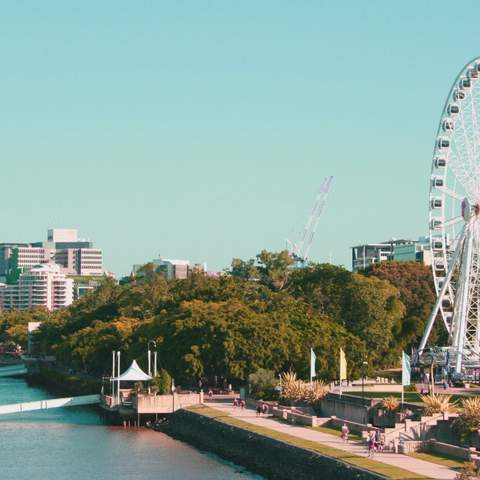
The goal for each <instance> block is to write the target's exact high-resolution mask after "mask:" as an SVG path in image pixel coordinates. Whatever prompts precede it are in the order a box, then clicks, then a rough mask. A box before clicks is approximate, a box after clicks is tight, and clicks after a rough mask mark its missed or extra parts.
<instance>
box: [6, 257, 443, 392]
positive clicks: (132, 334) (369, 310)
mask: <svg viewBox="0 0 480 480" xmlns="http://www.w3.org/2000/svg"><path fill="white" fill-rule="evenodd" d="M292 263H293V262H292V260H291V258H290V257H289V256H288V254H287V252H279V253H272V252H266V251H263V252H261V253H260V254H259V255H258V256H257V258H256V259H252V260H247V261H244V260H240V259H234V260H233V261H232V266H231V268H230V269H229V270H227V271H225V272H224V274H223V275H221V276H220V277H209V276H207V275H205V274H201V273H194V274H193V275H192V276H191V277H190V278H188V279H186V280H173V281H166V280H165V278H164V277H163V275H162V274H161V273H158V272H156V271H155V269H154V267H153V265H151V264H147V265H145V266H144V267H143V269H142V270H141V271H140V272H139V274H138V275H137V276H136V277H131V278H130V279H129V280H128V281H126V282H123V283H122V284H120V285H118V284H116V283H115V282H114V281H113V280H111V279H106V280H105V281H104V282H103V284H102V285H101V286H100V287H99V288H98V289H97V290H95V291H93V292H90V293H88V294H87V295H85V296H84V297H82V298H81V299H79V300H78V301H77V302H75V304H74V305H72V306H71V307H70V308H68V309H65V310H63V311H58V312H54V313H48V312H45V311H41V310H30V311H2V312H0V342H2V341H3V342H8V341H12V342H16V343H20V344H25V342H26V324H27V322H28V321H42V322H43V323H42V326H41V328H40V330H39V332H38V334H37V335H36V340H37V348H38V349H40V350H41V351H42V352H43V353H48V354H53V355H56V356H57V358H58V359H59V360H61V361H63V362H65V363H66V364H69V365H72V366H74V367H75V368H77V369H81V370H84V371H87V372H90V373H93V374H97V375H100V374H108V373H109V371H110V368H111V367H110V359H111V352H112V350H121V351H122V359H123V361H124V362H125V366H127V364H128V363H129V362H130V361H131V360H132V359H134V358H135V359H137V360H138V361H139V362H140V364H142V363H143V366H145V363H146V349H147V343H148V341H149V340H155V341H156V343H157V347H158V359H159V364H160V366H161V367H163V368H164V369H165V370H167V371H168V372H169V373H170V374H171V375H172V376H173V377H175V379H176V380H178V381H180V382H183V383H184V384H196V383H197V382H198V381H199V380H203V379H212V378H213V377H215V376H216V377H218V378H222V377H223V378H226V379H228V380H229V381H230V382H233V383H236V382H242V381H245V380H246V379H247V378H248V376H249V375H250V374H252V373H254V372H256V371H258V370H259V369H261V368H263V369H269V370H273V371H275V372H277V373H280V372H282V371H287V370H289V369H294V370H295V371H296V372H298V374H299V376H300V377H303V378H307V377H308V372H309V359H310V356H309V352H310V348H313V349H314V350H315V352H316V355H317V372H318V376H319V377H320V378H322V379H325V380H331V379H335V378H338V374H339V372H338V357H339V349H340V348H343V349H344V350H345V351H346V355H347V360H348V374H349V375H350V376H351V377H355V376H357V375H359V373H360V371H359V369H360V365H361V363H362V361H363V360H368V363H369V368H370V369H371V371H373V370H374V369H378V368H384V367H388V366H394V365H398V362H399V357H400V353H401V350H402V349H405V350H408V349H409V348H410V346H411V345H413V344H416V343H417V342H418V339H419V335H421V333H422V329H423V326H424V323H425V320H426V318H427V316H428V313H429V310H430V308H431V306H432V303H433V300H434V296H433V289H432V282H431V275H430V272H429V270H428V269H427V268H426V267H424V266H422V265H419V264H417V263H414V262H402V263H382V264H380V265H379V266H376V267H375V268H371V269H369V270H367V271H366V272H365V273H364V274H356V273H351V272H349V271H347V270H345V269H344V268H341V267H337V266H334V265H330V264H310V265H308V266H306V267H305V268H302V269H294V268H293V265H292Z"/></svg>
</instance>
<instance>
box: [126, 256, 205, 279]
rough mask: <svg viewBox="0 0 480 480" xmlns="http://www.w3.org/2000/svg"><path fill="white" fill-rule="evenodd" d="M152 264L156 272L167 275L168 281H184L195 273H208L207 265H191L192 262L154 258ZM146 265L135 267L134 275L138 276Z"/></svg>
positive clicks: (133, 269)
mask: <svg viewBox="0 0 480 480" xmlns="http://www.w3.org/2000/svg"><path fill="white" fill-rule="evenodd" d="M149 263H151V264H152V265H153V266H154V268H155V270H156V271H157V272H159V273H162V274H163V275H165V278H166V279H167V280H174V279H175V280H182V279H185V278H188V277H189V276H190V275H191V274H192V273H193V272H206V270H207V266H206V265H205V264H197V263H196V264H194V265H191V264H190V260H178V259H173V258H154V259H153V260H152V261H151V262H149ZM143 266H144V265H140V264H137V265H134V266H133V268H132V274H133V275H138V272H139V271H140V270H141V268H142V267H143Z"/></svg>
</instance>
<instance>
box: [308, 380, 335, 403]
mask: <svg viewBox="0 0 480 480" xmlns="http://www.w3.org/2000/svg"><path fill="white" fill-rule="evenodd" d="M328 390H329V389H328V385H325V383H324V382H323V381H322V380H315V381H314V382H312V383H307V384H305V390H304V393H303V398H304V400H305V401H306V402H307V403H309V404H310V405H313V404H315V403H317V402H319V401H320V400H321V399H322V398H323V397H324V396H325V395H326V394H327V393H328Z"/></svg>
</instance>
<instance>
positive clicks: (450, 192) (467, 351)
mask: <svg viewBox="0 0 480 480" xmlns="http://www.w3.org/2000/svg"><path fill="white" fill-rule="evenodd" d="M479 114H480V57H478V58H475V59H473V60H472V61H470V62H468V63H467V64H466V65H465V66H464V67H463V68H462V70H461V71H460V73H459V74H458V75H457V77H456V79H455V81H454V83H453V85H452V87H451V89H450V92H449V94H448V96H447V99H446V101H445V104H444V107H443V110H442V115H441V117H440V122H439V125H438V129H437V135H436V139H435V145H434V149H433V161H432V170H431V174H430V189H429V230H430V250H431V253H432V272H433V279H434V285H435V291H436V294H437V299H436V302H435V305H434V308H433V310H432V313H431V315H430V317H429V319H428V321H427V325H426V328H425V332H424V335H423V338H422V340H421V343H420V346H419V353H420V356H421V355H422V354H423V353H424V352H425V351H426V345H427V342H428V340H429V337H430V335H431V332H432V328H433V325H434V323H435V321H436V320H437V319H439V318H441V319H442V320H443V325H444V326H445V328H446V330H447V333H448V338H449V341H448V346H446V347H444V348H442V349H441V350H438V349H437V353H438V352H439V351H441V353H442V355H441V358H442V361H443V362H445V366H446V367H451V368H453V369H454V371H455V373H456V374H461V373H462V371H463V370H464V369H465V368H469V367H476V368H478V367H480V116H479Z"/></svg>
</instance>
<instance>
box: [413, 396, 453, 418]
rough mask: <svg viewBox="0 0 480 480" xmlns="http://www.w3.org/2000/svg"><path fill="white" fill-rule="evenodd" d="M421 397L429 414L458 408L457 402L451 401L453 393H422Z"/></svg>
mask: <svg viewBox="0 0 480 480" xmlns="http://www.w3.org/2000/svg"><path fill="white" fill-rule="evenodd" d="M420 398H421V399H422V402H423V403H424V405H425V413H426V414H427V415H433V414H434V413H447V412H455V411H456V410H457V406H456V403H455V402H451V401H450V399H451V398H452V396H451V395H440V394H438V395H436V394H434V393H432V394H430V395H420Z"/></svg>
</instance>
